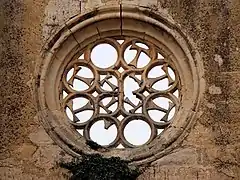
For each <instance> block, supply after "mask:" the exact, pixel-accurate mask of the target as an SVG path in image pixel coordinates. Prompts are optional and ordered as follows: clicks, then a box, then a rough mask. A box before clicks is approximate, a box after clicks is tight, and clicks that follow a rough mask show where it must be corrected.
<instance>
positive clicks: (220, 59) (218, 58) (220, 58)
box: [214, 54, 223, 67]
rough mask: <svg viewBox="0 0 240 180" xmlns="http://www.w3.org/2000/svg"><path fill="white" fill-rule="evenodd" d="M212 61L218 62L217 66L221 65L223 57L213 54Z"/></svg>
mask: <svg viewBox="0 0 240 180" xmlns="http://www.w3.org/2000/svg"><path fill="white" fill-rule="evenodd" d="M214 61H216V62H217V63H218V65H219V67H221V66H222V65H223V59H222V57H221V56H220V55H219V54H215V55H214Z"/></svg>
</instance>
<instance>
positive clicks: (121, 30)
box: [34, 5, 204, 164]
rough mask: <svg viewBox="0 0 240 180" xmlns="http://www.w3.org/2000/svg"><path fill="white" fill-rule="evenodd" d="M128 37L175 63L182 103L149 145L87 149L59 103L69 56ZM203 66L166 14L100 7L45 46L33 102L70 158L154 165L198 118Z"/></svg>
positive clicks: (73, 21) (68, 24) (74, 20)
mask: <svg viewBox="0 0 240 180" xmlns="http://www.w3.org/2000/svg"><path fill="white" fill-rule="evenodd" d="M121 36H131V37H137V38H141V39H143V40H147V41H149V42H152V43H153V44H155V45H156V46H157V47H158V48H159V49H160V50H161V52H162V53H163V55H164V56H165V57H170V58H171V59H172V61H173V62H174V65H175V67H176V70H177V71H178V74H179V77H180V81H181V104H180V108H179V111H178V113H177V114H176V116H175V117H174V120H173V121H172V122H171V124H170V125H169V126H168V127H167V128H166V129H165V130H164V131H163V132H162V133H161V135H160V136H158V137H157V138H155V139H154V140H153V141H152V142H151V143H149V144H147V145H143V146H140V147H136V148H126V149H106V150H104V151H96V150H93V149H91V148H90V147H89V146H88V145H86V142H85V139H84V137H81V136H80V135H79V134H78V133H77V132H76V131H75V129H74V128H73V127H72V126H71V124H70V123H68V122H67V121H66V120H65V116H64V113H63V112H62V109H61V103H59V102H60V100H59V89H60V80H61V77H62V74H63V72H64V69H65V68H66V67H67V65H68V64H69V62H70V61H71V59H72V57H74V56H76V54H78V53H79V51H80V50H81V49H83V48H84V47H86V46H88V44H91V43H93V42H95V41H96V40H99V39H101V38H106V37H121ZM202 77H203V65H202V61H201V58H200V56H199V54H198V53H197V51H196V49H195V48H194V45H193V43H191V42H190V40H189V38H188V37H187V36H185V35H184V33H182V31H180V29H179V28H178V26H177V25H176V24H175V23H174V22H173V21H172V20H171V19H170V18H168V17H167V16H166V15H163V14H162V15H161V14H155V13H154V12H152V11H149V10H147V9H144V8H142V9H141V8H136V7H129V6H124V5H122V8H121V10H120V8H119V6H118V7H117V6H116V7H113V6H111V7H104V8H99V9H98V10H95V11H92V12H90V13H86V14H84V15H78V16H76V17H74V18H72V19H70V20H69V21H68V22H66V23H65V24H64V25H63V26H62V28H61V29H60V30H59V31H58V32H57V33H56V34H55V35H54V36H53V37H52V38H50V40H49V41H48V42H47V44H46V45H45V47H44V49H43V51H42V61H41V62H40V63H39V64H38V66H37V69H36V79H35V86H34V89H35V98H36V103H37V108H38V114H39V119H40V120H41V121H42V123H43V126H44V128H45V130H46V132H47V133H48V134H49V135H50V136H51V138H52V139H53V140H54V141H55V142H56V143H57V144H58V145H59V146H60V147H62V148H63V149H64V150H65V151H66V152H68V153H69V154H71V155H72V156H77V157H78V156H81V154H82V153H85V154H91V153H100V154H102V155H103V156H106V157H109V156H120V157H121V158H122V159H125V160H128V161H130V162H131V163H133V164H144V163H149V162H152V161H154V160H156V159H159V158H161V157H162V156H164V155H166V154H168V153H169V152H170V151H172V150H173V149H174V148H176V147H177V146H178V144H179V143H180V142H181V141H182V140H183V138H184V137H186V135H187V134H188V132H189V131H188V129H189V128H190V127H191V126H192V124H193V123H194V121H195V119H196V113H197V109H198V106H199V103H200V100H201V97H202V92H203V90H204V81H203V78H202Z"/></svg>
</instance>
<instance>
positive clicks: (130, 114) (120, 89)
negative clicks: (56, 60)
mask: <svg viewBox="0 0 240 180" xmlns="http://www.w3.org/2000/svg"><path fill="white" fill-rule="evenodd" d="M102 44H107V45H110V46H111V47H113V48H114V49H115V50H116V53H117V60H116V62H115V61H114V60H113V61H112V62H113V63H112V64H110V65H109V66H105V65H104V67H101V62H100V63H99V64H96V61H93V58H92V51H93V49H94V48H95V47H98V46H101V45H102ZM127 50H128V51H134V52H135V54H134V55H133V56H132V58H127V57H126V51H127ZM142 55H144V56H145V59H144V58H142ZM105 56H106V54H103V57H105ZM141 58H142V59H141ZM101 61H104V58H103V59H101ZM140 61H142V62H141V63H140ZM126 79H132V80H133V81H134V82H135V84H136V85H137V86H138V88H137V89H136V88H135V89H134V88H133V90H132V91H131V93H132V96H134V97H135V101H133V100H132V98H131V97H128V96H127V94H126V89H129V88H130V89H131V84H129V83H125V81H126ZM62 82H63V83H62V90H61V93H60V94H61V99H62V107H63V109H64V111H65V112H66V115H67V117H68V119H69V120H70V121H69V122H70V123H71V124H72V125H73V126H74V127H75V128H76V129H77V130H78V129H83V136H84V137H85V138H86V139H87V140H92V139H91V135H90V129H91V127H92V125H93V124H94V123H96V122H97V121H100V120H103V121H104V128H105V129H108V128H110V127H111V126H116V129H117V135H116V137H115V139H114V140H113V141H112V142H111V143H109V144H108V145H106V147H117V146H118V145H119V144H121V145H122V146H124V147H125V148H129V147H135V145H134V144H132V143H130V142H129V141H128V140H127V139H126V137H125V135H124V129H125V128H126V126H127V125H128V123H130V122H131V121H133V120H137V121H144V122H146V123H147V124H148V125H149V127H150V128H151V135H150V137H149V139H148V141H147V142H145V143H146V144H148V143H150V142H151V141H153V140H154V138H156V137H157V136H158V130H163V129H165V128H166V127H167V126H168V125H169V124H170V122H171V121H172V120H173V118H174V114H176V112H177V110H178V107H179V104H180V98H179V94H178V93H179V84H180V82H179V77H178V74H177V72H176V71H175V68H174V64H173V62H172V61H171V59H169V57H163V56H162V55H161V52H160V51H159V50H158V48H157V47H156V46H155V45H154V44H152V43H150V42H146V41H143V40H141V39H136V38H132V37H125V38H124V40H123V39H121V41H120V40H119V39H118V38H106V39H102V40H99V41H97V42H95V43H94V44H92V45H89V46H88V47H87V48H85V49H84V50H83V51H82V54H81V55H80V57H79V58H76V59H72V60H71V62H70V63H69V64H68V66H67V67H66V68H65V71H64V74H63V77H62ZM126 84H127V86H126ZM77 101H78V102H77ZM84 112H85V114H83V113H84ZM86 112H88V113H86ZM86 117H88V118H87V119H86ZM120 117H121V118H120ZM133 131H136V130H134V129H133Z"/></svg>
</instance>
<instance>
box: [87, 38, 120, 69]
mask: <svg viewBox="0 0 240 180" xmlns="http://www.w3.org/2000/svg"><path fill="white" fill-rule="evenodd" d="M91 60H92V62H93V64H94V65H95V66H97V67H98V68H109V67H111V66H113V65H114V64H115V63H116V61H117V51H116V49H115V48H114V47H113V46H112V45H110V44H106V43H104V44H99V45H97V46H95V47H94V48H93V49H92V52H91Z"/></svg>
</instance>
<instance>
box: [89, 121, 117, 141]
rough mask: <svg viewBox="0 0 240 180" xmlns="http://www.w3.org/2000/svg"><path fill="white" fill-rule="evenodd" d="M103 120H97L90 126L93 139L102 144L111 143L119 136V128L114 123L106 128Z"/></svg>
mask: <svg viewBox="0 0 240 180" xmlns="http://www.w3.org/2000/svg"><path fill="white" fill-rule="evenodd" d="M104 126H105V124H104V121H103V120H100V121H97V122H95V123H94V124H93V125H92V126H91V128H90V132H89V133H90V138H91V140H92V141H94V142H96V143H98V144H99V145H102V146H107V145H109V144H111V143H112V142H113V141H114V140H115V139H116V137H117V128H116V126H115V125H112V126H111V127H109V128H108V129H106V128H104Z"/></svg>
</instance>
